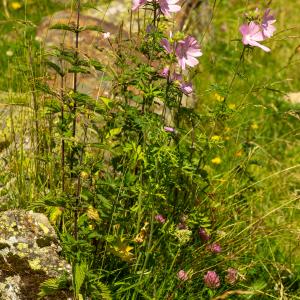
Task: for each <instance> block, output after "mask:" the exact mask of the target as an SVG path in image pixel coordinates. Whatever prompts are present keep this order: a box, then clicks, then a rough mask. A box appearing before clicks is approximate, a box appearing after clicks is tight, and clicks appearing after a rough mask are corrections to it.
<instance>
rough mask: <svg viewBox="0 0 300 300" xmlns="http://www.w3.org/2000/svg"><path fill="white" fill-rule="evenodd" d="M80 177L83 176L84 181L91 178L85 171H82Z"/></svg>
mask: <svg viewBox="0 0 300 300" xmlns="http://www.w3.org/2000/svg"><path fill="white" fill-rule="evenodd" d="M80 176H81V178H82V179H87V178H89V174H88V173H87V172H85V171H82V172H81V173H80Z"/></svg>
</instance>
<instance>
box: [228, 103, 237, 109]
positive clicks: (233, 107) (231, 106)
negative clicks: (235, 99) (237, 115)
mask: <svg viewBox="0 0 300 300" xmlns="http://www.w3.org/2000/svg"><path fill="white" fill-rule="evenodd" d="M228 108H229V109H232V110H235V109H236V105H235V104H234V103H229V104H228Z"/></svg>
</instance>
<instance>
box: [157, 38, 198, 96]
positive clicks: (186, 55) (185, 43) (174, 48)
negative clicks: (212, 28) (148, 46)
mask: <svg viewBox="0 0 300 300" xmlns="http://www.w3.org/2000/svg"><path fill="white" fill-rule="evenodd" d="M171 40H172V35H171ZM161 46H162V47H163V48H164V50H165V51H166V52H167V53H168V54H172V55H175V57H176V59H177V63H178V67H179V68H180V69H181V70H182V71H184V70H186V67H187V66H189V67H195V66H196V65H197V64H198V63H199V61H198V59H197V57H200V56H202V52H201V49H200V45H199V44H198V42H197V40H196V39H195V38H194V37H192V36H187V37H186V38H184V39H181V40H178V41H172V42H170V41H169V40H168V39H166V38H163V39H162V40H161ZM160 75H161V76H162V77H165V78H167V79H168V80H169V81H171V82H175V83H177V84H178V86H179V88H180V90H181V91H182V93H184V94H185V95H186V96H188V95H190V94H191V93H192V92H193V87H192V84H191V83H190V82H185V81H184V80H183V76H182V75H181V74H180V73H177V72H174V73H173V74H171V71H170V68H169V67H165V68H164V69H163V70H162V71H161V73H160Z"/></svg>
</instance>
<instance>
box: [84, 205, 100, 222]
mask: <svg viewBox="0 0 300 300" xmlns="http://www.w3.org/2000/svg"><path fill="white" fill-rule="evenodd" d="M86 214H87V216H88V218H89V219H91V220H95V221H99V220H100V217H99V213H98V211H97V209H96V208H94V207H93V206H91V205H90V206H89V207H88V210H87V212H86Z"/></svg>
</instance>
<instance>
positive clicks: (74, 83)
mask: <svg viewBox="0 0 300 300" xmlns="http://www.w3.org/2000/svg"><path fill="white" fill-rule="evenodd" d="M79 20H80V0H77V21H76V37H75V62H76V63H77V62H78V47H79ZM73 92H74V93H76V92H77V73H76V72H74V77H73ZM76 109H77V103H76V101H74V107H73V113H74V118H73V128H72V136H73V137H75V135H76Z"/></svg>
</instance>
